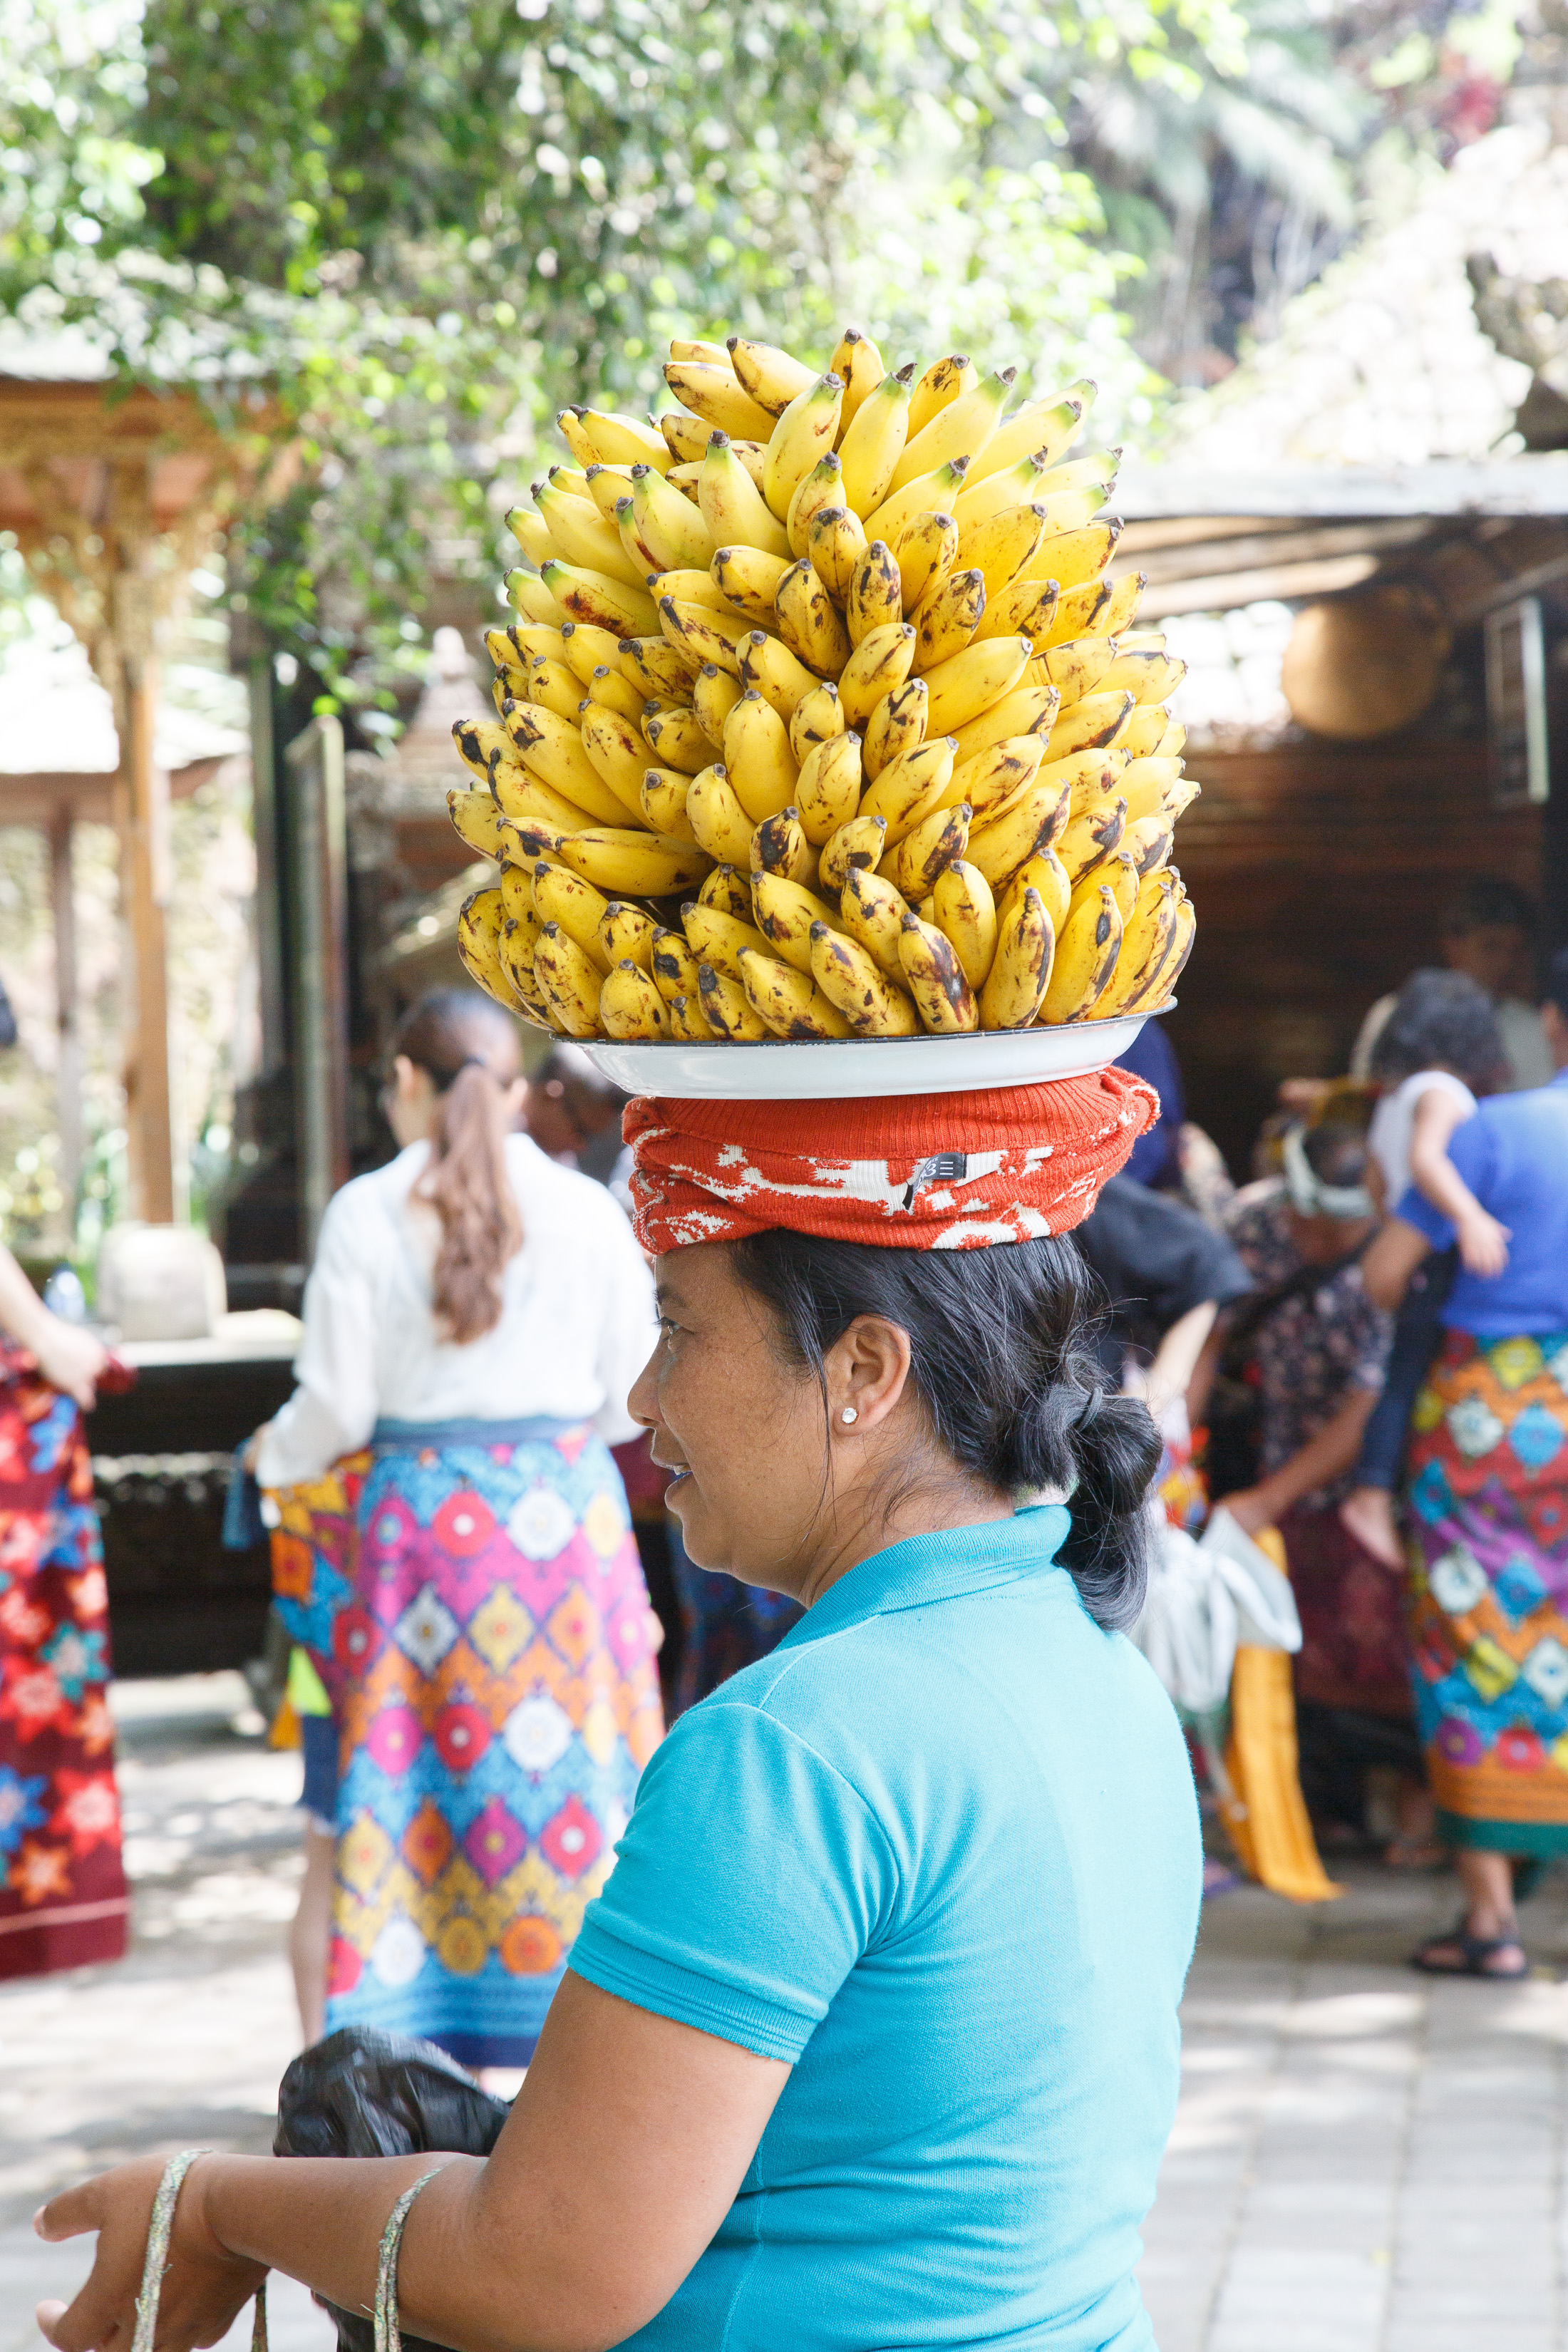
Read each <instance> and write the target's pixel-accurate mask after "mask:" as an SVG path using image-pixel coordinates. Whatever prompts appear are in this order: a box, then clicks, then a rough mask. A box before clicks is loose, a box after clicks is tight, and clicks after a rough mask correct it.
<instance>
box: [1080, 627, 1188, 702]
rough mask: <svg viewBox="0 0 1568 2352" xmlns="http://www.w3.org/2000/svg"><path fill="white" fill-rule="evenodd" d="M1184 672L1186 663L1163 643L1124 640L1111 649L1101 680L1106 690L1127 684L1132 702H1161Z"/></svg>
mask: <svg viewBox="0 0 1568 2352" xmlns="http://www.w3.org/2000/svg"><path fill="white" fill-rule="evenodd" d="M1186 674H1187V665H1186V663H1185V662H1184V661H1178V660H1177V658H1176V656H1175V655H1174V654H1168V653H1167V652H1166V651H1165V649H1164V647H1163V646H1149V647H1147V648H1144V647H1142V646H1128V645H1127V644H1126V642H1125V641H1122V642H1121V645H1120V646H1117V647H1114V648H1113V649H1112V654H1111V659H1110V662H1109V664H1108V665H1107V667H1106V670H1105V674H1104V676H1103V677H1101V678H1100V688H1101V689H1102V691H1104V692H1107V693H1109V692H1110V689H1111V688H1113V687H1122V686H1124V687H1126V688H1128V690H1129V691H1130V692H1131V696H1132V698H1133V700H1134V701H1135V702H1141V703H1142V702H1163V701H1164V700H1165V698H1166V697H1167V696H1169V695H1173V694H1174V692H1175V690H1176V688H1177V687H1179V686H1180V684H1181V682H1182V680H1183V679H1184V677H1185V676H1186Z"/></svg>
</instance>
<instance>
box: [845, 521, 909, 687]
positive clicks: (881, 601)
mask: <svg viewBox="0 0 1568 2352" xmlns="http://www.w3.org/2000/svg"><path fill="white" fill-rule="evenodd" d="M903 616H904V607H903V588H902V585H901V583H900V576H899V567H898V565H897V564H896V563H895V562H894V561H893V551H892V549H891V548H890V547H889V546H888V544H887V542H886V541H884V540H880V539H876V540H872V541H869V543H868V546H867V548H866V551H865V553H864V554H863V555H862V556H861V558H860V561H859V562H858V563H857V565H856V566H855V569H854V571H853V572H852V573H851V574H850V578H849V591H848V594H847V597H846V599H845V605H844V617H845V620H846V622H847V625H848V629H849V642H850V644H851V646H860V645H863V644H864V643H865V641H866V639H867V638H868V636H869V635H871V633H872V631H873V630H874V629H885V628H887V627H889V625H890V624H892V623H894V622H897V621H901V620H902V619H903ZM846 658H847V656H846Z"/></svg>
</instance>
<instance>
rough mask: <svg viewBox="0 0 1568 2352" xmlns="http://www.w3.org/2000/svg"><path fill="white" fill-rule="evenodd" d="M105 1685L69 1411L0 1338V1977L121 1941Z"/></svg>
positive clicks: (63, 1965)
mask: <svg viewBox="0 0 1568 2352" xmlns="http://www.w3.org/2000/svg"><path fill="white" fill-rule="evenodd" d="M108 1681H109V1589H108V1587H107V1585H106V1584H105V1582H104V1578H103V1548H102V1545H101V1543H100V1540H99V1531H98V1515H97V1513H96V1512H95V1511H94V1509H93V1507H92V1464H91V1462H90V1460H89V1456H88V1451H87V1444H86V1442H85V1440H84V1438H83V1436H82V1429H81V1415H80V1413H79V1412H78V1410H77V1408H76V1406H75V1404H73V1402H71V1400H70V1398H69V1397H67V1396H61V1395H60V1394H59V1393H58V1391H57V1390H55V1389H52V1388H50V1387H49V1386H48V1384H47V1381H44V1380H43V1379H41V1378H40V1376H39V1374H38V1372H37V1369H36V1367H35V1366H34V1363H33V1360H32V1358H31V1357H30V1356H27V1355H24V1354H22V1353H21V1351H20V1350H18V1349H8V1348H6V1347H5V1343H4V1342H0V1978H3V1977H21V1976H43V1975H45V1974H47V1972H48V1971H49V1970H50V1969H76V1968H80V1967H82V1966H83V1964H84V1963H85V1962H87V1961H89V1960H115V1959H118V1958H120V1956H121V1953H122V1952H123V1951H124V1949H125V1937H126V1922H127V1917H128V1914H129V1911H130V1902H129V1898H128V1896H127V1894H126V1889H125V1873H124V1869H123V1867H122V1865H121V1850H120V1800H119V1797H118V1794H117V1793H116V1790H115V1785H114V1726H113V1724H112V1722H111V1721H110V1713H109V1703H108V1700H107V1698H106V1696H105V1689H106V1685H107V1684H108Z"/></svg>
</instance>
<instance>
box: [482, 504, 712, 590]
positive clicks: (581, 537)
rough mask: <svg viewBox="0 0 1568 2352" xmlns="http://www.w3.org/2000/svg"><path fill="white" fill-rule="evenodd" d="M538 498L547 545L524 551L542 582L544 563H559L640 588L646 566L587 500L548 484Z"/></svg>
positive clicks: (627, 586)
mask: <svg viewBox="0 0 1568 2352" xmlns="http://www.w3.org/2000/svg"><path fill="white" fill-rule="evenodd" d="M539 498H540V509H541V512H542V516H543V519H544V522H545V526H546V535H547V537H548V539H549V541H550V544H549V545H548V546H547V547H546V548H545V549H544V551H543V553H542V554H535V553H534V551H533V549H532V548H531V547H530V548H527V549H525V552H526V553H527V554H529V555H531V556H532V558H533V561H534V562H535V563H537V564H538V566H539V572H540V577H541V578H543V576H544V568H545V565H546V564H547V563H552V562H559V563H565V564H568V565H575V566H577V567H579V568H581V569H583V570H584V571H587V572H603V574H604V575H605V579H607V580H614V581H616V582H618V583H620V585H621V586H622V587H623V588H630V589H633V590H637V589H640V588H641V586H642V584H643V574H644V573H645V572H646V571H647V565H646V564H645V563H638V562H637V561H636V560H635V559H634V558H633V557H632V556H630V555H628V554H627V552H626V546H625V544H624V542H623V541H622V537H621V533H620V531H619V530H618V529H617V528H616V524H615V523H613V522H607V521H606V520H605V517H604V516H603V515H602V514H600V513H599V512H598V511H597V510H596V509H595V507H594V506H593V505H592V504H591V503H590V502H589V501H588V500H586V499H576V498H573V497H571V496H570V495H569V493H567V492H566V491H563V490H554V489H552V488H550V486H549V484H548V483H541V485H540V489H539ZM684 503H685V502H684V500H683V501H682V504H684ZM509 520H510V518H509ZM552 593H556V594H559V593H560V592H559V591H558V590H553V589H552Z"/></svg>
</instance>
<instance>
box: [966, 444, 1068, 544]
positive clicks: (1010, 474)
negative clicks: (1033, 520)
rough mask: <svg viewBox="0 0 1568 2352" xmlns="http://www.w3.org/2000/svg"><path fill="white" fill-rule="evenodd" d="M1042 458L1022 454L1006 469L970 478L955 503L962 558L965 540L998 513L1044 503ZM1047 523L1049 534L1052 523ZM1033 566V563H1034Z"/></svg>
mask: <svg viewBox="0 0 1568 2352" xmlns="http://www.w3.org/2000/svg"><path fill="white" fill-rule="evenodd" d="M1040 473H1041V467H1040V461H1039V459H1038V458H1037V457H1021V458H1020V459H1019V460H1018V463H1017V464H1016V466H1009V467H1007V469H1006V471H1005V473H1001V474H986V475H984V477H983V478H980V479H978V480H975V481H966V482H965V484H964V486H963V489H962V490H961V491H960V492H959V494H958V497H957V499H955V501H954V503H953V509H952V512H953V519H954V520H955V521H956V522H957V524H958V543H959V560H960V562H962V561H963V542H964V541H965V539H972V538H973V536H974V534H975V533H976V532H978V530H980V528H981V526H982V525H983V524H984V523H987V522H992V521H994V520H995V519H996V518H997V517H998V516H1000V515H1005V514H1010V513H1012V512H1013V511H1014V509H1016V508H1018V507H1030V506H1044V505H1045V504H1046V501H1045V500H1044V499H1042V498H1041V496H1040V488H1039V485H1040ZM1048 513H1049V509H1047V525H1046V532H1047V537H1048V536H1049V533H1050V523H1049V520H1048ZM1030 568H1031V569H1033V568H1034V567H1033V564H1032V563H1031V567H1030Z"/></svg>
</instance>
